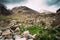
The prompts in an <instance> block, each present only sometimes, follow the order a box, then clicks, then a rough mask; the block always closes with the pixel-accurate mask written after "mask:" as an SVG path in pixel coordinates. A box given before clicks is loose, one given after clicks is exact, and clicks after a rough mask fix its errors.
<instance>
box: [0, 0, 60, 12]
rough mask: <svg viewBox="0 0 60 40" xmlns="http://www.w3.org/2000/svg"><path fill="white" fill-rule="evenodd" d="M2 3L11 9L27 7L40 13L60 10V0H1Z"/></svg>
mask: <svg viewBox="0 0 60 40" xmlns="http://www.w3.org/2000/svg"><path fill="white" fill-rule="evenodd" d="M0 3H4V4H5V5H6V6H7V7H8V8H10V9H12V8H13V7H16V6H27V7H29V8H31V9H34V10H36V11H39V12H42V11H43V10H48V11H51V12H55V11H56V10H57V9H58V8H60V0H1V1H0Z"/></svg>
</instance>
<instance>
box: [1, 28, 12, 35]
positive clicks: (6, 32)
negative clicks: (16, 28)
mask: <svg viewBox="0 0 60 40" xmlns="http://www.w3.org/2000/svg"><path fill="white" fill-rule="evenodd" d="M10 34H11V32H10V30H9V29H7V30H5V31H3V32H2V35H3V36H7V35H10Z"/></svg>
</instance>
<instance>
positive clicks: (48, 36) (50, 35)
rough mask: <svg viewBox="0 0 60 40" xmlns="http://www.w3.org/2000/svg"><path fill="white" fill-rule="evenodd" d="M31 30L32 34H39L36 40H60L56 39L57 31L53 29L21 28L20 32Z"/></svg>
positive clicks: (39, 27) (40, 27)
mask: <svg viewBox="0 0 60 40" xmlns="http://www.w3.org/2000/svg"><path fill="white" fill-rule="evenodd" d="M25 30H29V31H30V33H31V34H37V35H36V38H35V39H34V40H59V39H57V38H56V36H55V34H56V33H57V32H56V30H53V29H44V28H43V26H35V25H34V26H31V27H28V28H24V27H22V28H20V32H21V33H22V32H24V31H25Z"/></svg>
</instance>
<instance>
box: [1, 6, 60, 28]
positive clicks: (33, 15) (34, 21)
mask: <svg viewBox="0 0 60 40" xmlns="http://www.w3.org/2000/svg"><path fill="white" fill-rule="evenodd" d="M3 10H5V9H3ZM1 11H2V10H1ZM5 12H8V14H9V13H10V14H11V15H7V16H0V17H1V18H0V19H1V20H2V19H3V20H4V21H3V20H2V21H3V23H4V24H3V23H2V21H1V22H0V23H1V24H0V25H2V26H5V25H6V24H9V22H11V21H12V20H16V21H17V22H19V23H20V24H21V25H23V26H26V27H28V26H32V25H39V26H40V25H43V24H44V25H45V26H46V28H47V27H48V28H49V27H50V26H51V28H52V26H58V25H59V24H60V23H59V21H60V19H59V17H60V15H59V14H60V11H59V10H57V12H56V13H52V12H49V11H46V12H43V13H39V12H37V11H35V10H32V9H30V8H28V7H26V6H20V7H15V8H13V9H12V10H11V12H9V11H8V10H7V9H6V10H5V11H4V14H6V13H5ZM1 14H2V13H1ZM4 14H2V15H4ZM6 26H7V25H6Z"/></svg>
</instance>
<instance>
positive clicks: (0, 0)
mask: <svg viewBox="0 0 60 40" xmlns="http://www.w3.org/2000/svg"><path fill="white" fill-rule="evenodd" d="M24 1H26V0H0V3H3V4H12V3H21V2H24Z"/></svg>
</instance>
